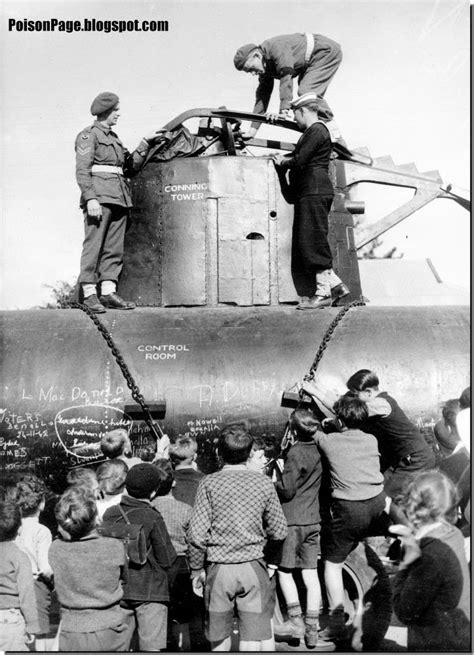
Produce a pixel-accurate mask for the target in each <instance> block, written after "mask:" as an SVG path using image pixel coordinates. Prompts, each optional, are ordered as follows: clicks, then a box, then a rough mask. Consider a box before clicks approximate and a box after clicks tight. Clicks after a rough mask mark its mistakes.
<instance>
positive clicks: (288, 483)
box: [275, 409, 322, 648]
mask: <svg viewBox="0 0 474 655" xmlns="http://www.w3.org/2000/svg"><path fill="white" fill-rule="evenodd" d="M319 427H320V426H319V421H317V419H316V418H315V416H314V415H313V413H312V412H310V411H309V410H306V409H296V410H295V411H294V412H293V414H292V415H291V417H290V429H291V430H292V432H293V434H294V436H295V438H296V442H295V443H294V444H293V445H292V446H291V448H290V449H289V451H288V453H287V455H286V459H285V464H284V468H283V472H282V475H281V476H280V478H279V479H277V481H276V482H275V488H276V490H277V493H278V497H279V499H280V502H281V506H282V509H283V513H284V514H285V517H286V521H287V523H288V536H287V538H286V539H285V541H284V543H283V550H282V555H281V561H280V564H279V567H278V581H279V583H280V588H281V590H282V593H283V596H284V598H285V601H286V606H287V611H288V618H289V623H290V629H291V634H292V636H293V637H294V638H297V639H299V638H301V637H303V636H304V637H305V641H306V645H307V646H308V648H315V647H316V646H317V645H318V630H319V609H320V604H321V588H320V584H319V576H318V558H319V553H320V544H319V533H320V527H321V525H320V523H321V517H320V514H319V489H320V486H321V476H322V466H321V457H320V455H319V450H318V447H317V445H316V442H315V441H314V438H313V437H314V434H315V433H316V431H317V430H318V429H319ZM297 569H299V570H301V577H302V579H303V583H304V586H305V588H306V612H305V618H304V621H303V617H302V611H301V605H300V599H299V595H298V588H297V586H296V582H295V580H294V578H293V573H294V572H295V571H296V570H297ZM278 629H279V628H277V626H275V632H277V630H278Z"/></svg>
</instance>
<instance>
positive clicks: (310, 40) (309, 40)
mask: <svg viewBox="0 0 474 655" xmlns="http://www.w3.org/2000/svg"><path fill="white" fill-rule="evenodd" d="M305 37H306V53H305V56H304V63H305V64H309V60H310V59H311V55H312V54H313V50H314V34H310V33H309V32H305Z"/></svg>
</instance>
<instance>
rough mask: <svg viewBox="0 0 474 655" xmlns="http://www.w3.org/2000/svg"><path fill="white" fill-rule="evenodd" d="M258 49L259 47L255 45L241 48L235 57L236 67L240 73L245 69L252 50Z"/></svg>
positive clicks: (251, 44) (250, 44) (247, 44)
mask: <svg viewBox="0 0 474 655" xmlns="http://www.w3.org/2000/svg"><path fill="white" fill-rule="evenodd" d="M257 48H258V45H255V43H246V44H245V45H243V46H241V47H240V48H239V49H238V50H237V52H236V53H235V55H234V66H235V67H236V69H237V70H238V71H241V70H242V69H243V67H244V64H245V62H246V61H247V59H248V58H249V55H250V53H251V52H252V50H256V49H257Z"/></svg>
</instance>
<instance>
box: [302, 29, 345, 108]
mask: <svg viewBox="0 0 474 655" xmlns="http://www.w3.org/2000/svg"><path fill="white" fill-rule="evenodd" d="M341 61H342V50H341V46H340V45H339V44H338V43H336V41H333V40H332V39H328V37H327V36H323V35H322V34H315V35H314V50H313V54H312V55H311V58H310V60H309V62H308V67H307V68H306V70H305V71H304V73H302V74H301V75H300V76H299V77H298V95H303V94H304V93H310V92H313V93H316V95H317V96H318V102H317V104H318V114H319V118H320V119H321V120H323V121H331V120H332V119H333V118H334V114H333V113H332V110H331V108H330V107H329V105H328V103H327V102H326V100H325V99H324V94H325V93H326V91H327V88H328V86H329V82H330V81H331V80H332V78H333V77H334V75H335V74H336V71H337V69H338V68H339V66H340V64H341Z"/></svg>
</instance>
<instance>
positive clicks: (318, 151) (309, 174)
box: [273, 93, 349, 309]
mask: <svg viewBox="0 0 474 655" xmlns="http://www.w3.org/2000/svg"><path fill="white" fill-rule="evenodd" d="M291 107H292V109H293V111H294V115H295V121H296V122H297V123H298V126H299V127H300V128H302V129H304V133H303V135H302V136H301V137H300V139H299V140H298V143H297V144H296V146H295V149H294V151H293V153H292V154H291V155H290V156H283V155H275V156H274V157H273V161H274V163H275V166H276V170H277V173H278V177H279V179H280V185H281V189H282V193H283V196H284V198H285V200H286V201H287V202H289V203H290V204H294V206H295V215H294V220H293V242H292V252H291V274H292V277H293V283H294V285H295V288H296V291H297V293H298V296H299V297H300V303H299V305H298V306H297V309H319V308H322V307H328V306H330V305H331V304H333V303H337V301H339V300H340V299H341V298H343V297H344V296H347V295H348V294H349V289H348V288H347V287H346V285H345V284H344V283H343V282H342V280H341V279H340V278H339V277H338V276H337V275H336V274H335V273H334V271H333V270H332V254H331V248H330V247H329V242H328V216H329V211H330V209H331V205H332V201H333V197H334V189H333V186H332V183H331V180H330V179H329V174H328V169H329V161H330V157H331V150H332V145H331V139H330V136H329V131H328V129H327V126H326V123H323V122H322V121H320V120H319V118H318V103H317V97H316V94H315V93H306V94H305V95H303V96H300V97H299V98H297V99H296V100H294V101H293V102H292V103H291ZM287 170H289V172H290V173H289V175H290V180H289V183H288V180H287V178H286V171H287Z"/></svg>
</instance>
